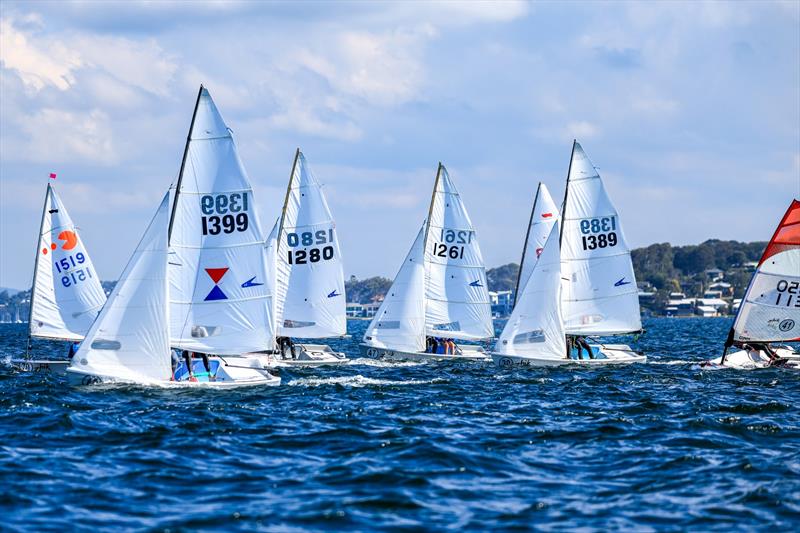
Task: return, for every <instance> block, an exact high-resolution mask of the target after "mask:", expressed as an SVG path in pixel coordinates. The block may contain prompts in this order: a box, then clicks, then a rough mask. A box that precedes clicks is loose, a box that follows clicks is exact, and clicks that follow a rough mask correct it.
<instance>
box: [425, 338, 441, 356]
mask: <svg viewBox="0 0 800 533" xmlns="http://www.w3.org/2000/svg"><path fill="white" fill-rule="evenodd" d="M438 347H439V345H438V343H437V342H436V339H435V338H434V337H425V353H436V349H437V348H438Z"/></svg>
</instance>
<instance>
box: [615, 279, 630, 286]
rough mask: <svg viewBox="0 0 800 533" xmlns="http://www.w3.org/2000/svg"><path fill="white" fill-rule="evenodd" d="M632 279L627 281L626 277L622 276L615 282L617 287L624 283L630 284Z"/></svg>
mask: <svg viewBox="0 0 800 533" xmlns="http://www.w3.org/2000/svg"><path fill="white" fill-rule="evenodd" d="M630 284H631V282H630V281H625V278H624V277H623V278H620V279H619V281H618V282H616V283H615V284H614V286H615V287H622V286H623V285H630Z"/></svg>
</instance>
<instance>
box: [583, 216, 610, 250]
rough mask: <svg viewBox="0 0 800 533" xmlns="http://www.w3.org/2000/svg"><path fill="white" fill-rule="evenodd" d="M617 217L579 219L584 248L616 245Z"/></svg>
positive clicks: (592, 248)
mask: <svg viewBox="0 0 800 533" xmlns="http://www.w3.org/2000/svg"><path fill="white" fill-rule="evenodd" d="M616 231H617V217H616V216H611V217H601V218H587V219H584V220H581V233H582V234H583V235H582V237H581V243H582V244H583V249H584V250H594V249H596V248H607V247H610V246H616V245H617V243H618V242H619V239H618V238H617V233H616Z"/></svg>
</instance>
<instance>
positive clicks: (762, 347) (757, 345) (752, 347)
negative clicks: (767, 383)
mask: <svg viewBox="0 0 800 533" xmlns="http://www.w3.org/2000/svg"><path fill="white" fill-rule="evenodd" d="M741 348H742V350H745V351H748V352H749V351H754V352H756V354H759V353H761V352H763V353H764V354H765V355H766V356H767V357H768V358H769V366H780V365H783V364H785V363H786V359H784V358H783V357H781V356H779V355H778V354H777V353H775V350H773V349H772V346H771V345H770V344H769V343H768V342H749V343H745V344H742V345H741Z"/></svg>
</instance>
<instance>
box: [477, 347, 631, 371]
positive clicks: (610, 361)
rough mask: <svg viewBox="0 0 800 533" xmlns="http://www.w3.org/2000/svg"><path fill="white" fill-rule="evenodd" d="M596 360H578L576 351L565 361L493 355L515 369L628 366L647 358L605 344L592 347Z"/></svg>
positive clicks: (493, 358)
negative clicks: (568, 366) (527, 367)
mask: <svg viewBox="0 0 800 533" xmlns="http://www.w3.org/2000/svg"><path fill="white" fill-rule="evenodd" d="M591 347H592V354H593V355H594V356H595V357H594V359H592V358H588V357H587V356H586V355H585V354H584V355H583V358H582V359H578V354H577V352H576V351H575V350H573V351H572V353H571V354H570V358H569V359H567V357H566V356H565V357H564V358H563V359H553V358H551V357H539V358H537V357H535V356H533V357H531V356H519V355H507V354H500V353H492V360H493V361H494V363H495V364H496V365H497V366H498V367H500V368H514V367H526V366H531V367H547V366H564V365H570V366H585V367H596V366H607V365H627V364H631V363H644V362H646V361H647V356H646V355H643V354H640V353H637V352H635V351H633V350H632V349H631V348H630V347H629V346H626V345H624V344H605V345H594V344H593V345H591Z"/></svg>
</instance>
